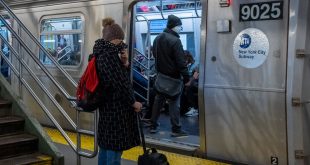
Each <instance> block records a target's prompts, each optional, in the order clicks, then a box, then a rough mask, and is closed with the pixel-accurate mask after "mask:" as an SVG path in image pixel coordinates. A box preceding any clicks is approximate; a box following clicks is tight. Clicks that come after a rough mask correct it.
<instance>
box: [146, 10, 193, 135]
mask: <svg viewBox="0 0 310 165" xmlns="http://www.w3.org/2000/svg"><path fill="white" fill-rule="evenodd" d="M181 30H182V22H181V20H180V18H178V17H176V16H174V15H169V16H168V22H167V28H166V29H164V31H163V32H162V33H161V34H159V35H158V36H157V37H156V38H155V40H154V42H153V54H154V57H155V66H156V70H157V77H156V80H155V84H154V88H155V90H156V97H155V101H154V105H153V108H152V118H151V128H150V133H156V132H158V130H159V124H158V118H159V116H160V109H161V108H162V106H163V103H164V102H165V101H166V100H167V101H168V104H169V114H170V118H171V120H170V121H171V125H172V130H171V131H172V133H171V136H172V137H180V136H187V133H186V132H185V131H183V130H182V129H181V123H180V98H181V94H182V89H183V86H184V84H186V83H188V82H189V77H190V76H189V71H188V68H187V65H186V61H185V55H184V50H183V46H182V43H181V40H180V39H179V38H180V36H179V33H180V32H181Z"/></svg>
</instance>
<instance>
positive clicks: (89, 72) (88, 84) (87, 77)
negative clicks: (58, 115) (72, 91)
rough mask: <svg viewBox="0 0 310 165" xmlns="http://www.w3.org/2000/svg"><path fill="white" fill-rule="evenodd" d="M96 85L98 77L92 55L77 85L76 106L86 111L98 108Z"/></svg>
mask: <svg viewBox="0 0 310 165" xmlns="http://www.w3.org/2000/svg"><path fill="white" fill-rule="evenodd" d="M98 85H99V77H98V75H97V71H96V58H95V56H92V57H91V59H90V61H89V62H88V64H87V67H86V70H85V71H84V73H83V75H82V77H81V79H80V81H79V85H78V87H77V91H76V98H77V106H78V107H80V108H82V109H83V110H84V111H88V112H91V111H94V110H96V109H97V108H98V104H99V98H98V92H97V88H98Z"/></svg>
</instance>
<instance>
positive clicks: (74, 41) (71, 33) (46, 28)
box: [39, 15, 84, 66]
mask: <svg viewBox="0 0 310 165" xmlns="http://www.w3.org/2000/svg"><path fill="white" fill-rule="evenodd" d="M83 22H84V21H83V19H82V17H81V16H69V15H68V16H65V17H64V16H62V17H44V18H43V19H42V20H41V23H40V31H41V34H40V42H41V44H42V45H43V47H44V48H45V49H46V50H47V51H48V52H49V53H50V54H51V55H52V57H53V58H54V59H55V60H56V61H57V62H58V63H59V64H61V65H63V66H78V65H79V64H80V62H81V58H82V57H81V52H82V43H83V33H84V29H83ZM39 56H40V61H41V62H42V63H43V64H45V65H47V66H52V65H53V64H52V61H51V60H50V59H49V58H48V57H47V55H46V54H45V53H44V52H43V51H40V55H39Z"/></svg>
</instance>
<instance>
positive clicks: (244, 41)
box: [240, 34, 251, 49]
mask: <svg viewBox="0 0 310 165" xmlns="http://www.w3.org/2000/svg"><path fill="white" fill-rule="evenodd" d="M250 45H251V37H250V36H249V35H248V34H242V36H241V42H240V48H242V49H246V48H248V47H249V46H250Z"/></svg>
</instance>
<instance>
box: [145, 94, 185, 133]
mask: <svg viewBox="0 0 310 165" xmlns="http://www.w3.org/2000/svg"><path fill="white" fill-rule="evenodd" d="M166 100H167V101H168V105H169V115H170V122H171V125H172V132H178V131H180V130H181V123H180V100H181V94H180V95H179V96H178V97H177V98H175V99H168V98H165V96H163V95H161V94H159V93H157V94H156V96H155V100H154V104H153V109H152V118H151V121H152V125H153V126H155V127H157V126H158V122H157V121H158V118H159V116H160V109H161V108H162V107H163V104H164V103H165V101H166Z"/></svg>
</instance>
